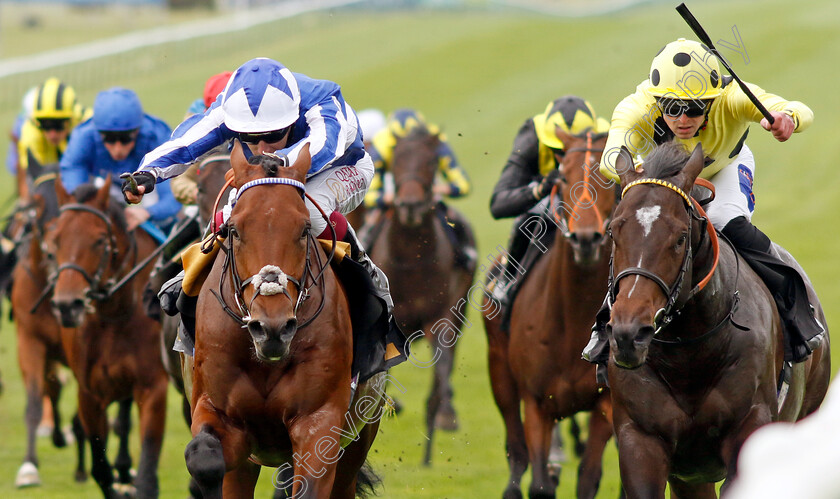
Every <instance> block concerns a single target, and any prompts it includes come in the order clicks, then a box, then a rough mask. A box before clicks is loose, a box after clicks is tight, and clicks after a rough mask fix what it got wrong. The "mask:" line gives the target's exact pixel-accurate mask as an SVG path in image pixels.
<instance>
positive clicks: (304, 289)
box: [210, 177, 336, 329]
mask: <svg viewBox="0 0 840 499" xmlns="http://www.w3.org/2000/svg"><path fill="white" fill-rule="evenodd" d="M232 183H233V177H231V178H230V179H229V180H228V182H226V183H225V185H224V187H222V190H221V191H220V193H219V198H220V197H221V193H222V192H224V191H225V189H227V187H228V186H229V185H230V184H232ZM258 185H289V186H292V187H295V188H297V189H298V190H300V191H301V197H304V196H305V197H306V198H307V199H309V201H311V202H312V204H313V205H315V207H316V208H317V209H318V212H319V213H320V214H321V216H322V217H323V218H324V220H326V222H327V227H329V228H330V232H331V236H332V247H331V248H330V252H329V255H328V256H327V260H326V262H322V261H321V255H320V253H319V252H317V251H316V252H315V255H316V258H317V259H318V264H317V265H318V267H319V270H318V273H317V274H315V273H314V272H313V271H312V268H311V265H310V255H311V254H312V248H313V246H314V245H315V244H317V241H315V236H313V235H312V233H311V231H310V232H308V233H307V241H306V255H305V257H304V269H303V273H302V275H301V278H300V279H297V278H294V277H292V276H289V275H287V274H286V273H285V272H283V271H282V270H280V269H279V267H274V266H265V267H263V270H261V271H260V273H258V274H255V275H253V276H251V277H248V278H247V279H242V278H241V277H240V275H239V272H238V271H237V268H236V255H235V249H234V245H233V244H228V245H225V244H223V243H220V247H221V248H222V250H223V251H224V252H225V260H224V262H223V264H222V275H221V277H220V279H219V290H218V292H217V291H216V290H213V289H211V290H210V292H211V293H213V296H215V297H216V300H218V301H219V304H220V305H221V306H222V310H224V311H225V313H227V314H228V315H229V316H230V317H231V318H232V319H233V320H235V321H236V322H237V323H238V324H239V325H240V326H241V327H243V328H246V327H248V323H249V322H250V320H251V313H250V306H251V305H253V302H254V300H256V298H257V297H258V296H260V295H266V296H268V295H271V294H277V293H283V294H284V295H285V296H286V297H287V298H288V299H289V301H292V302H294V313H295V316H297V312H298V310H299V308H300V306H301V305H302V304H303V302H304V301H305V300H306V299H307V298H308V297H309V296H310V290H311V289H312V287H313V286H318V287H319V289H320V290H321V301H320V303H319V305H318V309H317V310H316V311H315V313H314V314H313V315H312V316H310V317H309V318H307V319H306V320H305V321H303V322H301V323H300V324H299V325H298V326H297V329H303V328H304V327H306V326H308V325H309V324H310V323H312V321H314V320H315V318H316V317H318V315H319V314H320V313H321V311H322V310H323V308H324V304H325V302H326V287H325V282H324V278H323V277H324V272H325V271H326V268H327V267H328V266H329V265H330V262H331V261H332V259H333V257H334V256H335V249H336V233H335V227H333V225H332V224H331V223H330V220H329V217H328V216H327V214H326V213H325V212H324V210H323V209H322V208H321V206H320V205H319V204H318V203H317V202H316V201H315V200H314V199H313V198H312V196H310V195H309V194H307V193H306V186H305V185H304V184H303V183H302V182H299V181H297V180H294V179H288V178H282V177H281V178H276V177H265V178H260V179H257V180H252V181H250V182H246V183H245V184H244V185H242V187H240V188H239V189H238V191H237V193H236V195H235V199H234V201H233V207H235V206H236V202H237V201H238V200H239V198H240V196H242V193H243V192H245V191H246V190H248V189H250V188H252V187H256V186H258ZM219 198H217V199H216V204H215V205H214V208H213V212H214V213H215V212H216V209H217V208H218V202H219ZM233 207H232V209H233ZM214 234H215V231H214ZM210 241H215V237H214V238H211V239H210ZM211 244H212V243H211ZM228 270H229V271H230V272H229V273H230V275H231V281H232V282H231V284H232V288H233V296H234V302H235V304H236V307H237V309H238V313H237V311H235V310H234V309H233V308H231V307H230V306H229V305H228V304H227V302H225V300H224V298H223V290H224V281H225V276H226V275H227V274H228ZM268 275H271V276H273V278H275V279H278V280H280V281H285V282H291V283H292V284H294V285H295V286H296V287H297V288H298V297H297V300H293V299H292V297H291V295H290V294H289V292H288V289H287V287H286V286H285V282H283V284H282V285H278V286H277V287H276V288H272V289H274V291H272V292H270V293H269V292H263V291H262V286H259V287H257V286H255V287H256V291H255V293H254V296H253V297H252V298H251V301H250V303H248V304H246V303H245V300H244V296H243V292H244V290H245V287H246V286H248V285H249V284H251V283H253V282H255V279H256V278H259V279H260V280H261V279H263V278H264V277H265V276H268ZM307 277H308V278H309V281H310V282H311V284H310V285H309V286H305V284H306V281H307Z"/></svg>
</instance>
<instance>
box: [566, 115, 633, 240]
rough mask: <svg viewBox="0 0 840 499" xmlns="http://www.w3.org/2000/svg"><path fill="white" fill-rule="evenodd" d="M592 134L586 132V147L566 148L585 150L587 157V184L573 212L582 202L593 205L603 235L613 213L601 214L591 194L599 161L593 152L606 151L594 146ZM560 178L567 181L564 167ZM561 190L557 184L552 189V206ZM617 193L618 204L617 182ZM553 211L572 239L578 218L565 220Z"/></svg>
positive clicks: (584, 178)
mask: <svg viewBox="0 0 840 499" xmlns="http://www.w3.org/2000/svg"><path fill="white" fill-rule="evenodd" d="M592 136H593V134H592V132H591V131H588V132H586V146H585V147H572V148H570V149H568V150H566V152H565V153H566V154H568V153H570V152H585V153H586V157H585V158H584V161H583V165H582V166H581V167H582V168H583V185H584V186H585V189H584V194H583V195H582V196H581V197H580V198H577V199H575V204H574V206H573V207H572V213H577V210H578V208H579V207H580V206H581V205H582V204H586V206H587V207H589V206H591V207H592V208H593V209H594V210H595V214H596V216H597V217H598V221H599V224H598V225H599V229H598V234H600V235H601V236H603V235H604V234H605V233H606V231H607V227H608V226H609V224H610V220H611V217H612V215H610V216H608V217H607V218H604V217H603V216H602V215H601V212H600V210H598V207H597V206H596V205H595V201H596V199H594V198H593V197H592V196H591V194H590V188H591V187H590V186H591V185H592V169H593V168H595V167H596V166H597V162H595V161H594V159H595V158H594V156H593V154H594V153H602V152H604V149H603V148H596V147H592V141H593V137H592ZM560 179H561V181H562V182H563V183H565V182H566V176H565V175H563V172H562V169H561V172H560ZM559 191H560V189H559V186H557V185H555V186H554V187H553V188H552V189H551V194H550V198H551V199H552V203H550V206H553V205H554V202H553V200H555V199H557V197H558V192H559ZM615 193H616V194H615V197H616V203H615V204H618V200H619V199H620V191H619V190H618V185H617V184H616V190H615ZM584 201H585V202H588V203H582V202H584ZM552 212H553V213H554V221H555V222H556V223H557V225H558V226H560V227H563V226H565V227H566V230H565V232H564V233H563V236H564V237H565V238H566V239H571V237H572V234H573V233H574V228H573V224H574V222H575V220H576V219H575V218H571V219H569V220H568V221H566V220H564V219H562V218H561V217H560V215H559V214H558V213H557V210H555V209H552ZM604 239H605V238H604Z"/></svg>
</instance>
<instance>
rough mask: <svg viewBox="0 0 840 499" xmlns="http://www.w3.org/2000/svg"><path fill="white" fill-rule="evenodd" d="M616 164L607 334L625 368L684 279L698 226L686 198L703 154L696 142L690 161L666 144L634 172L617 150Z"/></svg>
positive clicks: (637, 357)
mask: <svg viewBox="0 0 840 499" xmlns="http://www.w3.org/2000/svg"><path fill="white" fill-rule="evenodd" d="M616 167H617V171H619V172H622V173H621V175H620V178H621V185H622V187H623V188H624V189H625V190H624V191H623V194H624V195H623V198H622V200H621V202H620V203H619V204H618V206H617V207H616V210H615V214H614V217H613V220H612V222H611V223H610V228H609V234H610V236H611V238H612V241H613V269H614V276H612V286H611V289H610V293H611V297H612V299H613V300H614V302H613V305H612V310H611V318H610V322H609V324H608V325H607V331H608V334H609V336H610V349H611V350H612V352H614V357H615V362H616V364H617V365H618V366H620V367H623V368H630V369H632V368H636V367H639V366H641V365H642V364H644V362H645V361H646V359H647V352H648V347H649V345H650V342H651V340H652V339H653V336H654V334H655V333H656V332H657V329H658V328H659V326H660V325H661V322H660V321H661V320H662V316H663V314H664V313H665V312H666V311H668V310H670V307H672V306H673V304H674V302H675V301H676V299H677V298H678V297H679V295H680V294H681V293H682V289H683V287H684V286H685V285H686V284H688V283H687V282H686V281H689V282H690V280H691V276H690V275H687V276H686V275H685V274H686V270H688V272H689V274H690V267H691V249H690V248H691V246H693V245H694V244H696V243H697V242H698V241H699V239H700V225H699V224H693V225H692V223H691V217H692V214H693V212H692V210H693V207H692V206H691V205H690V204H689V203H690V201H689V199H688V197H687V196H688V195H687V193H688V192H690V190H691V187H692V185H693V184H694V180H695V179H696V178H697V176H698V175H699V174H700V171H701V170H702V169H703V150H702V148H701V147H700V145H699V144H698V145H697V147H696V148H695V149H694V152H693V153H692V154H691V156H690V157H689V155H688V154H687V153H686V151H685V149H684V148H683V146H682V145H679V144H676V143H669V144H665V145H663V146H660V147H658V148H657V149H655V150H654V151H653V152H652V153H651V154H650V155H649V156H648V157H647V158H646V159H645V161H644V164H643V170H640V171H636V170H635V169H634V168H633V163H632V159H631V158H630V154H629V152H628V151H627V150H626V149H623V151H622V153H621V154H620V155H619V157H618V159H617V161H616ZM695 251H696V249H695Z"/></svg>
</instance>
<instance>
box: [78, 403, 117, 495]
mask: <svg viewBox="0 0 840 499" xmlns="http://www.w3.org/2000/svg"><path fill="white" fill-rule="evenodd" d="M79 418H80V420H81V422H82V427H83V428H84V432H85V435H87V437H88V441H89V442H90V457H91V466H90V474H91V476H93V479H94V480H96V484H97V485H99V488H100V489H101V490H102V495H103V496H104V497H106V498H111V497H116V496H117V494H116V492H115V491H114V475H113V473H112V471H111V470H112V469H111V463H110V462H109V461H108V456H107V454H106V453H105V443H106V438H107V436H108V414H107V413H106V412H105V408H104V407H102V406H101V405H100V403H99V400H97V399H96V397H94V396H93V395H91V394H90V393H89V392H88V391H87V390H86V389H84V388H82V387H79Z"/></svg>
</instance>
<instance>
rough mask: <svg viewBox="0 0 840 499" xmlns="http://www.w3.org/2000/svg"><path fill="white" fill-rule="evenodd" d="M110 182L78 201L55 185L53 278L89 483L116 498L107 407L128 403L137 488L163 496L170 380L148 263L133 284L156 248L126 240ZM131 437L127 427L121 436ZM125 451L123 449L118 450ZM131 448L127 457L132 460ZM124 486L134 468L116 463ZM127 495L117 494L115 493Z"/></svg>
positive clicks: (139, 235) (140, 238)
mask: <svg viewBox="0 0 840 499" xmlns="http://www.w3.org/2000/svg"><path fill="white" fill-rule="evenodd" d="M110 187H111V179H110V178H107V179H106V180H105V183H104V185H103V186H102V187H101V188H99V189H96V188H95V187H93V186H91V185H87V186H82V187H80V188H78V189H77V190H76V192H75V193H74V196H75V198H74V197H73V196H71V195H69V194H67V192H66V191H65V190H64V188H63V187H62V185H61V182H60V181H59V182H56V186H55V190H56V194H57V197H58V203H59V207H60V208H59V213H60V214H59V216H58V218H57V219H56V220H55V221H54V225H53V226H51V228H50V229H49V230H48V232H47V234H46V236H45V238H44V239H45V241H44V245H45V253H46V258H47V259H48V261H49V267H50V271H51V273H52V279H53V286H54V289H53V293H52V299H51V304H52V310H53V313H54V314H55V315H56V318H57V319H58V321H59V323H60V324H61V326H62V330H61V336H62V338H61V340H62V344H63V347H64V352H65V355H66V357H67V361H68V364H69V366H70V368H71V369H72V371H73V374H74V375H75V377H76V381H77V382H78V385H79V393H78V395H79V416H80V419H81V422H82V426H83V427H84V430H85V433H86V435H87V436H88V439H89V441H90V447H91V456H92V460H93V464H92V467H91V475H92V476H93V477H94V479H95V480H96V482H97V484H98V485H99V487H100V489H101V490H102V493H103V495H104V496H105V497H108V498H110V497H119V496H120V494H121V493H122V491H125V490H126V487H123V486H115V484H114V476H113V474H112V469H111V465H110V463H109V461H108V458H107V456H106V454H105V450H106V449H105V441H106V436H107V431H108V421H107V414H106V409H107V407H108V405H110V404H111V402H114V401H119V402H120V413H121V414H125V415H127V414H126V413H128V410H129V408H130V404H131V400H132V399H133V400H134V401H136V402H137V405H138V409H139V414H140V436H141V452H140V461H139V465H138V468H137V477H136V480H134V485H135V486H136V491H137V496H138V497H157V495H158V479H157V464H158V459H159V457H160V451H161V445H162V443H163V433H164V423H165V418H166V391H167V378H166V372H165V371H164V369H163V364H162V362H161V359H160V354H159V348H158V344H159V341H160V339H159V334H160V326H159V324H158V323H157V322H156V321H154V320H153V319H151V318H150V317H148V316H147V315H146V313H145V309H144V307H143V304H142V301H141V299H140V297H141V294H142V291H143V288H144V286H145V285H146V281H147V280H148V277H149V273H150V272H151V267H152V266H151V264H148V265H146V266H145V267H143V268H142V269H140V271H139V273H137V274H135V275H134V276H133V277H132V278H130V279H129V276H130V272H131V271H132V270H133V268H134V266H135V264H136V263H138V262H140V261H142V260H143V259H144V258H145V257H146V256H147V255H149V254H150V253H151V252H152V251H153V250H154V249H155V247H156V242H155V240H154V239H153V238H152V237H151V236H149V235H148V234H147V233H146V232H145V231H141V230H138V231H132V232H128V231H127V227H126V222H125V218H124V216H123V212H122V209H121V208H119V206H118V205H117V204H116V203H115V202H114V201H112V200H111V198H110V193H109V190H110ZM123 430H124V432H125V433H127V431H128V428H124V429H123ZM121 447H122V444H121ZM127 455H128V454H127V449H126V451H125V453H123V451H122V449H121V452H120V456H127ZM115 465H116V467H117V471H118V472H119V475H120V476H119V481H120V484H122V485H126V484H130V483H131V476H130V474H129V469H130V467H131V462H130V457H129V458H128V462H125V461H122V462H121V460H120V458H119V457H118V461H117V462H116V463H115ZM117 490H120V493H118V492H117Z"/></svg>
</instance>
